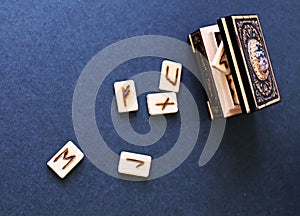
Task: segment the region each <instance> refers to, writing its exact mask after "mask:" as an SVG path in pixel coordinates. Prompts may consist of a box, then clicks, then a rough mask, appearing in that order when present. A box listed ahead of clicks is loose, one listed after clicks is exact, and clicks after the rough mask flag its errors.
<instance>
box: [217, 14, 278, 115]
mask: <svg viewBox="0 0 300 216" xmlns="http://www.w3.org/2000/svg"><path fill="white" fill-rule="evenodd" d="M218 26H219V29H220V32H221V35H222V40H223V41H224V47H225V52H226V55H227V58H228V62H229V65H230V69H231V71H232V74H233V78H234V82H235V83H237V84H238V85H236V86H237V92H238V96H239V100H240V101H241V107H242V110H243V112H246V113H250V112H254V111H256V110H260V109H262V108H264V107H267V106H269V105H272V104H274V103H277V102H279V101H280V95H279V90H278V87H277V84H276V80H275V76H274V72H273V68H272V65H271V61H270V57H269V53H268V50H267V46H266V43H265V39H264V36H263V32H262V28H261V25H260V22H259V19H258V16H257V15H238V16H227V17H225V18H221V19H219V20H218Z"/></svg>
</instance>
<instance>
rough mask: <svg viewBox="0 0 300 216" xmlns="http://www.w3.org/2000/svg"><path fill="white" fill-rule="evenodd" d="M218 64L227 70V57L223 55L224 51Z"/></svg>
mask: <svg viewBox="0 0 300 216" xmlns="http://www.w3.org/2000/svg"><path fill="white" fill-rule="evenodd" d="M219 64H220V65H222V64H224V66H225V68H228V62H227V56H226V54H225V51H223V54H222V56H221V59H220V62H219Z"/></svg>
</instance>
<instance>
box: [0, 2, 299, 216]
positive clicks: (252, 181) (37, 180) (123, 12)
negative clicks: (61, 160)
mask: <svg viewBox="0 0 300 216" xmlns="http://www.w3.org/2000/svg"><path fill="white" fill-rule="evenodd" d="M299 9H300V5H299V1H262V2H261V1H229V0H226V1H222V2H217V1H202V0H197V1H196V0H194V1H193V0H190V1H179V0H176V1H172V2H167V1H143V2H142V1H109V2H104V1H89V3H84V2H82V1H57V2H56V1H31V0H28V1H6V0H2V1H1V3H0V20H1V21H0V46H1V48H0V67H1V80H0V87H1V94H0V103H1V106H0V159H1V162H0V165H1V168H0V190H1V193H0V200H1V201H0V215H16V214H18V215H20V214H24V215H54V214H56V215H79V214H81V215H83V214H85V215H299V214H300V207H299V201H300V185H299V184H300V180H299V179H300V170H299V167H300V157H299V154H300V145H299V140H300V130H299V127H300V124H299V120H300V118H299V114H300V113H299V107H298V106H299V105H300V97H299V92H300V87H299V86H300V85H299V83H300V76H299V68H300V64H299V48H300V47H299V35H300V29H299V21H300V19H299V18H300V17H299ZM243 13H256V14H258V15H259V17H260V20H261V24H262V26H263V30H264V34H265V38H266V41H267V45H268V50H269V53H270V57H271V59H272V64H273V68H274V71H275V74H276V78H277V82H278V86H279V88H280V92H281V96H282V102H281V103H280V104H277V105H275V106H272V107H270V108H268V109H265V110H262V111H259V112H257V113H254V114H251V115H244V116H238V117H234V118H231V119H229V120H228V121H227V127H226V131H225V135H224V138H223V141H222V143H221V146H220V148H219V150H218V151H217V153H216V154H215V156H214V157H213V159H212V160H211V161H210V162H209V163H208V164H207V165H205V166H204V167H198V164H197V162H198V159H199V155H200V153H201V151H202V149H203V145H204V142H205V139H206V136H207V134H208V130H209V125H210V123H209V119H208V117H207V113H206V108H205V101H204V93H203V92H202V90H201V88H200V87H199V86H198V85H199V83H196V82H194V81H193V77H191V76H184V77H183V82H186V83H188V85H189V87H190V89H191V91H192V92H193V94H194V95H195V98H198V106H199V109H200V110H202V111H201V113H200V115H201V132H200V135H201V136H200V138H199V142H198V143H197V145H196V147H195V148H194V151H193V152H192V154H191V155H190V156H189V158H188V159H187V160H186V161H185V162H184V163H183V164H182V165H181V166H180V167H179V168H177V169H176V170H175V171H173V172H172V173H170V174H168V175H167V176H164V177H162V178H159V179H157V180H154V181H149V182H139V183H135V182H127V181H121V180H118V179H115V178H112V177H110V176H108V175H106V174H105V173H103V172H101V171H100V170H98V169H97V168H95V167H94V166H93V165H92V164H91V162H90V161H89V160H88V159H87V158H86V159H85V160H84V161H83V162H82V163H81V164H80V165H79V166H78V167H77V168H76V169H74V171H72V173H71V174H70V175H69V176H68V177H67V178H66V179H64V180H60V179H59V178H58V177H57V176H56V175H55V174H53V173H52V171H50V170H49V169H47V167H46V162H47V161H48V160H49V158H50V157H51V156H52V155H53V154H54V153H55V152H56V151H57V150H58V149H60V148H61V147H62V146H63V145H64V143H65V142H66V141H67V140H74V141H75V143H76V136H75V133H74V130H73V125H72V97H73V91H74V87H75V85H76V81H77V78H78V77H79V75H80V72H81V71H82V69H83V67H84V66H85V65H86V64H87V62H88V61H89V60H90V59H91V58H92V57H93V56H94V55H95V54H96V53H97V52H99V51H100V50H101V49H103V48H105V47H106V46H108V45H110V44H111V43H114V42H117V41H119V40H121V39H125V38H128V37H132V36H137V35H146V34H147V35H148V34H155V35H165V36H170V37H174V38H177V39H179V40H182V41H186V37H187V34H188V33H191V32H192V31H194V30H195V29H197V28H199V27H201V26H205V25H209V24H213V23H216V20H217V19H218V18H219V17H223V16H225V15H229V14H243ZM159 68H160V60H159V59H151V60H148V59H147V58H145V59H137V60H136V61H133V62H128V64H124V65H121V66H120V68H119V71H118V70H117V71H116V72H115V73H114V75H112V76H110V77H108V78H107V81H106V85H104V86H103V87H101V88H103V89H107V94H103V93H99V97H101V94H103V95H102V96H103V97H104V98H105V97H106V96H107V98H111V96H112V95H113V91H112V89H111V88H110V86H111V83H113V81H114V80H116V79H121V76H122V75H123V76H126V75H129V74H130V73H132V74H136V73H139V72H141V71H147V70H159ZM133 69H134V71H132V70H133ZM121 70H123V71H131V72H128V74H126V75H124V74H122V72H120V71H121ZM187 74H188V73H187ZM141 100H142V102H141V103H143V99H141ZM97 101H99V100H97ZM108 101H109V99H108ZM96 108H97V112H96V113H98V114H99V117H98V118H99V119H98V122H101V121H102V119H105V118H107V116H106V115H104V114H105V113H106V112H105V110H107V107H104V106H103V105H101V104H99V103H98V102H97V106H96ZM102 108H103V110H101V109H102ZM102 111H103V112H102ZM101 115H103V116H101ZM131 117H132V124H133V126H134V125H135V126H134V128H135V129H136V130H137V131H139V132H141V133H145V132H147V130H149V128H148V125H147V123H146V121H147V115H146V113H144V112H142V111H141V112H140V111H139V112H138V113H137V114H136V115H132V116H131ZM168 121H170V122H172V121H174V119H172V117H170V119H168ZM99 127H100V128H101V127H102V130H101V133H102V135H103V136H104V137H106V139H107V140H109V139H111V138H112V137H115V136H116V134H115V132H114V131H113V128H112V125H111V123H110V122H109V121H107V122H105V124H102V126H101V125H99ZM176 132H177V131H176V130H174V131H173V133H176ZM170 133H171V134H172V131H171V132H170ZM170 137H172V136H171V135H170ZM118 140H119V139H118V138H116V139H115V141H116V142H115V143H111V146H110V147H111V148H112V149H113V150H114V151H116V152H119V151H120V150H121V149H120V147H119V145H118ZM171 146H172V145H166V146H162V145H160V144H159V145H158V144H157V145H154V146H152V147H151V149H149V151H150V152H151V153H152V154H153V156H154V157H158V156H160V155H161V154H164V153H165V152H166V151H167V150H168V149H169V148H170V147H171ZM154 147H155V148H154ZM130 148H132V149H133V147H131V146H129V145H128V149H130ZM136 148H138V147H136Z"/></svg>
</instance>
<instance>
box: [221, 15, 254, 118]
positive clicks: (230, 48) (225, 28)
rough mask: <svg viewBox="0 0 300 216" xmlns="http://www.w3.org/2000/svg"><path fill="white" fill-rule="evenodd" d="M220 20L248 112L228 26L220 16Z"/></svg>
mask: <svg viewBox="0 0 300 216" xmlns="http://www.w3.org/2000/svg"><path fill="white" fill-rule="evenodd" d="M221 22H222V24H223V28H224V32H225V35H226V38H227V42H228V46H229V50H230V54H231V56H232V61H233V65H234V69H235V72H236V75H237V78H238V82H239V86H240V89H241V93H242V97H243V102H244V104H245V108H246V112H247V113H249V112H250V107H249V104H248V99H247V96H246V92H245V88H244V84H243V82H242V77H241V74H240V70H239V68H238V63H237V61H236V56H235V53H234V49H233V46H232V42H231V39H230V35H229V32H228V27H227V23H226V21H225V18H221Z"/></svg>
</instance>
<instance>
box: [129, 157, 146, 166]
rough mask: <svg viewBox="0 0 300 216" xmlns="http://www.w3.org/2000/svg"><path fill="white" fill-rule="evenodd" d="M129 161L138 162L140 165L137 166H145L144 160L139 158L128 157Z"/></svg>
mask: <svg viewBox="0 0 300 216" xmlns="http://www.w3.org/2000/svg"><path fill="white" fill-rule="evenodd" d="M126 160H127V161H132V162H137V163H138V165H136V167H135V168H139V167H140V166H143V165H144V163H145V162H144V161H142V160H137V159H132V158H126Z"/></svg>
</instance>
